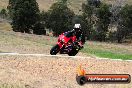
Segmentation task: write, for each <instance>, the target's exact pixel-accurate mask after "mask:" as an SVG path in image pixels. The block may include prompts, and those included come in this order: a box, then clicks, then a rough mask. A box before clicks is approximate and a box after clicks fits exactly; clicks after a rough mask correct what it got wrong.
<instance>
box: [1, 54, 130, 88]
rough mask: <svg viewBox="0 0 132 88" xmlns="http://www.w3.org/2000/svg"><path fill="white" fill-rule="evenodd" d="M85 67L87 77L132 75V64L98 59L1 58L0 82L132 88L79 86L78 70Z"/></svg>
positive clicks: (47, 87)
mask: <svg viewBox="0 0 132 88" xmlns="http://www.w3.org/2000/svg"><path fill="white" fill-rule="evenodd" d="M80 64H82V65H83V68H84V69H85V70H86V72H87V73H89V74H91V73H98V74H108V73H109V74H130V75H132V68H131V66H132V62H128V61H112V60H109V59H106V60H101V59H95V58H90V57H89V58H84V59H82V58H70V57H68V58H60V57H32V56H0V82H1V83H11V84H13V83H15V84H16V83H19V84H23V85H30V86H31V87H33V88H105V87H107V88H131V87H132V84H131V83H130V84H86V85H84V86H82V87H80V86H79V85H78V84H77V83H76V79H75V76H76V70H77V67H78V66H79V65H80Z"/></svg>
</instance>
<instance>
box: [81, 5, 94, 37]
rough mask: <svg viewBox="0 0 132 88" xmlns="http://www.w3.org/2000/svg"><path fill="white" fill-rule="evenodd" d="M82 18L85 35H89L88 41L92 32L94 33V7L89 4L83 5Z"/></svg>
mask: <svg viewBox="0 0 132 88" xmlns="http://www.w3.org/2000/svg"><path fill="white" fill-rule="evenodd" d="M82 12H83V13H82V16H81V17H80V18H81V21H80V22H81V23H82V29H83V31H84V33H85V34H86V35H87V36H86V37H87V39H91V32H92V26H93V23H92V15H93V7H92V6H90V4H89V3H88V2H87V3H86V4H84V3H83V4H82Z"/></svg>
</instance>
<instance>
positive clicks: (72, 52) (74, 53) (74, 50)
mask: <svg viewBox="0 0 132 88" xmlns="http://www.w3.org/2000/svg"><path fill="white" fill-rule="evenodd" d="M77 53H78V50H76V49H75V48H73V49H72V51H71V52H69V53H68V55H69V56H75V55H76V54H77Z"/></svg>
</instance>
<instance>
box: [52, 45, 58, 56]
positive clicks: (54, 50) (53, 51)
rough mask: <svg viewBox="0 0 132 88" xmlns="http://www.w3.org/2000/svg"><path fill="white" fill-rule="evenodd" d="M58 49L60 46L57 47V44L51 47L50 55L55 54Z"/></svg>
mask: <svg viewBox="0 0 132 88" xmlns="http://www.w3.org/2000/svg"><path fill="white" fill-rule="evenodd" d="M59 50H60V47H59V45H57V44H56V45H55V46H53V47H52V48H51V50H50V54H51V55H56V54H57V53H58V52H59Z"/></svg>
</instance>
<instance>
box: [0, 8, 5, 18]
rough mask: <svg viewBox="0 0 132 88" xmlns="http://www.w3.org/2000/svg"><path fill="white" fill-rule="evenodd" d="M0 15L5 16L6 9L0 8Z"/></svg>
mask: <svg viewBox="0 0 132 88" xmlns="http://www.w3.org/2000/svg"><path fill="white" fill-rule="evenodd" d="M0 15H1V17H2V18H5V17H7V11H6V9H2V10H1V11H0Z"/></svg>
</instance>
